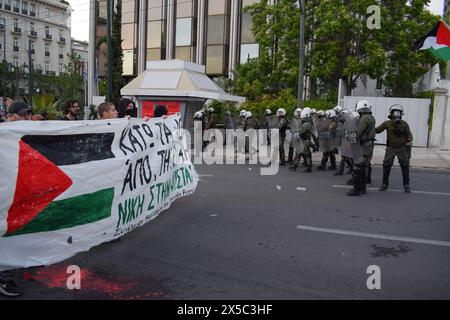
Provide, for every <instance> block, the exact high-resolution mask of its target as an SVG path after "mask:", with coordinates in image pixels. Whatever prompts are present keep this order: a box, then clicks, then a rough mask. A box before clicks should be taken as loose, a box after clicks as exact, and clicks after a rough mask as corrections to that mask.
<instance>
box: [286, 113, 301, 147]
mask: <svg viewBox="0 0 450 320" xmlns="http://www.w3.org/2000/svg"><path fill="white" fill-rule="evenodd" d="M300 126H301V120H300V119H296V118H293V119H292V120H291V122H290V123H289V127H290V128H291V139H292V140H291V144H292V147H293V148H294V149H295V152H296V153H300V152H302V150H303V143H302V139H301V138H300Z"/></svg>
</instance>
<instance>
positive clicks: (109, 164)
mask: <svg viewBox="0 0 450 320" xmlns="http://www.w3.org/2000/svg"><path fill="white" fill-rule="evenodd" d="M0 164H1V165H0V179H1V184H0V271H2V270H8V269H16V268H24V267H30V266H39V265H49V264H52V263H56V262H60V261H63V260H65V259H68V258H69V257H71V256H73V255H75V254H76V253H78V252H82V251H87V250H89V249H90V248H92V247H93V246H96V245H99V244H101V243H103V242H107V241H111V240H113V239H116V238H118V237H120V236H122V235H124V234H126V233H128V232H130V231H132V230H133V229H135V228H137V227H139V226H142V225H144V224H145V223H146V222H148V221H150V220H152V219H153V218H155V217H156V216H157V215H158V214H159V213H160V212H161V211H163V210H165V209H167V208H168V207H170V205H171V203H172V202H173V201H174V200H175V199H177V198H179V197H182V196H185V195H189V194H191V193H193V192H194V191H195V188H196V186H197V183H198V177H197V174H196V172H195V169H194V166H193V165H192V163H191V161H190V157H189V155H188V148H187V144H186V136H185V132H184V130H183V128H182V126H181V122H180V115H179V114H177V115H173V116H170V117H166V118H155V119H150V120H142V119H113V120H96V121H44V122H41V121H35V122H34V121H19V122H11V123H6V124H1V125H0Z"/></svg>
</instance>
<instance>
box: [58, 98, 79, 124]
mask: <svg viewBox="0 0 450 320" xmlns="http://www.w3.org/2000/svg"><path fill="white" fill-rule="evenodd" d="M64 112H65V114H64V115H63V116H61V117H60V118H58V120H65V121H75V120H80V105H79V103H78V101H77V100H75V99H71V100H68V101H67V102H66V107H65V111H64Z"/></svg>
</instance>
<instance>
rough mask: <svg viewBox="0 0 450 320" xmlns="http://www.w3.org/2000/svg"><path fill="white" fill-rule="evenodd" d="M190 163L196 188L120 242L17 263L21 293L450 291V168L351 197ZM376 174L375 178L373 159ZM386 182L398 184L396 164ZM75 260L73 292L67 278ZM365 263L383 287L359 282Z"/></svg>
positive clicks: (326, 178)
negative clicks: (52, 259)
mask: <svg viewBox="0 0 450 320" xmlns="http://www.w3.org/2000/svg"><path fill="white" fill-rule="evenodd" d="M196 167H197V171H198V172H199V174H200V175H201V176H200V179H201V181H200V183H199V186H198V189H197V191H196V192H195V194H194V195H191V196H189V197H186V198H182V199H178V200H177V201H176V202H175V203H174V204H173V205H172V207H171V208H170V209H168V210H167V211H165V212H163V213H162V214H161V215H160V216H159V217H158V218H156V219H155V220H153V221H152V222H150V223H148V224H146V225H145V226H143V227H141V228H139V229H137V230H135V231H133V232H131V233H130V234H128V235H126V236H124V237H123V238H122V239H120V241H117V242H112V243H106V244H103V245H100V246H98V247H96V248H93V249H92V250H90V251H89V252H87V253H80V254H78V255H76V256H75V257H73V258H71V259H69V260H68V261H65V262H63V263H60V264H57V265H54V266H51V267H49V268H30V269H27V270H20V271H17V272H16V278H20V279H21V280H20V281H18V283H19V285H20V286H21V287H22V288H23V289H24V292H25V295H24V296H23V297H22V298H23V299H91V298H98V299H450V172H449V171H433V170H412V173H411V176H412V181H411V187H412V189H413V190H415V191H426V192H436V194H434V193H414V194H405V193H403V192H394V191H389V192H385V193H381V192H378V191H370V192H369V194H368V195H366V196H363V197H360V198H350V197H346V196H344V193H345V191H346V189H345V188H341V187H334V185H344V184H345V180H346V179H347V178H348V176H345V177H334V176H333V174H332V172H317V171H315V172H314V173H313V174H309V175H308V174H304V173H301V172H295V173H293V172H290V171H288V170H287V168H282V169H281V170H280V172H279V173H278V174H277V175H276V176H260V175H259V168H258V167H257V166H249V165H241V166H206V165H202V166H196ZM373 176H374V179H373V180H374V183H373V185H374V186H378V185H379V183H380V180H381V168H374V174H373ZM277 186H278V187H277ZM303 188H304V189H303ZM391 188H392V189H401V173H400V169H398V168H394V169H393V172H392V175H391ZM299 226H300V227H299ZM353 232H359V234H354V233H353ZM380 235H382V236H380ZM389 237H393V238H389ZM404 238H408V239H404ZM409 238H412V239H409ZM424 239H425V240H426V241H424V243H422V240H424ZM437 241H440V242H437ZM73 264H75V265H78V266H79V267H80V268H81V269H82V270H83V272H84V273H83V278H82V289H81V290H68V289H67V288H66V287H65V284H66V279H67V276H68V275H67V274H66V273H65V271H66V268H67V266H69V265H73ZM371 265H376V266H379V267H380V271H381V289H380V290H369V289H368V288H367V285H366V281H367V278H368V277H369V276H370V275H369V274H367V273H366V271H367V268H368V266H371ZM0 299H1V298H0Z"/></svg>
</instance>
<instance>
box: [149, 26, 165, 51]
mask: <svg viewBox="0 0 450 320" xmlns="http://www.w3.org/2000/svg"><path fill="white" fill-rule="evenodd" d="M161 28H162V23H161V21H151V22H148V23H147V48H159V47H161V43H162V32H161Z"/></svg>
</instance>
